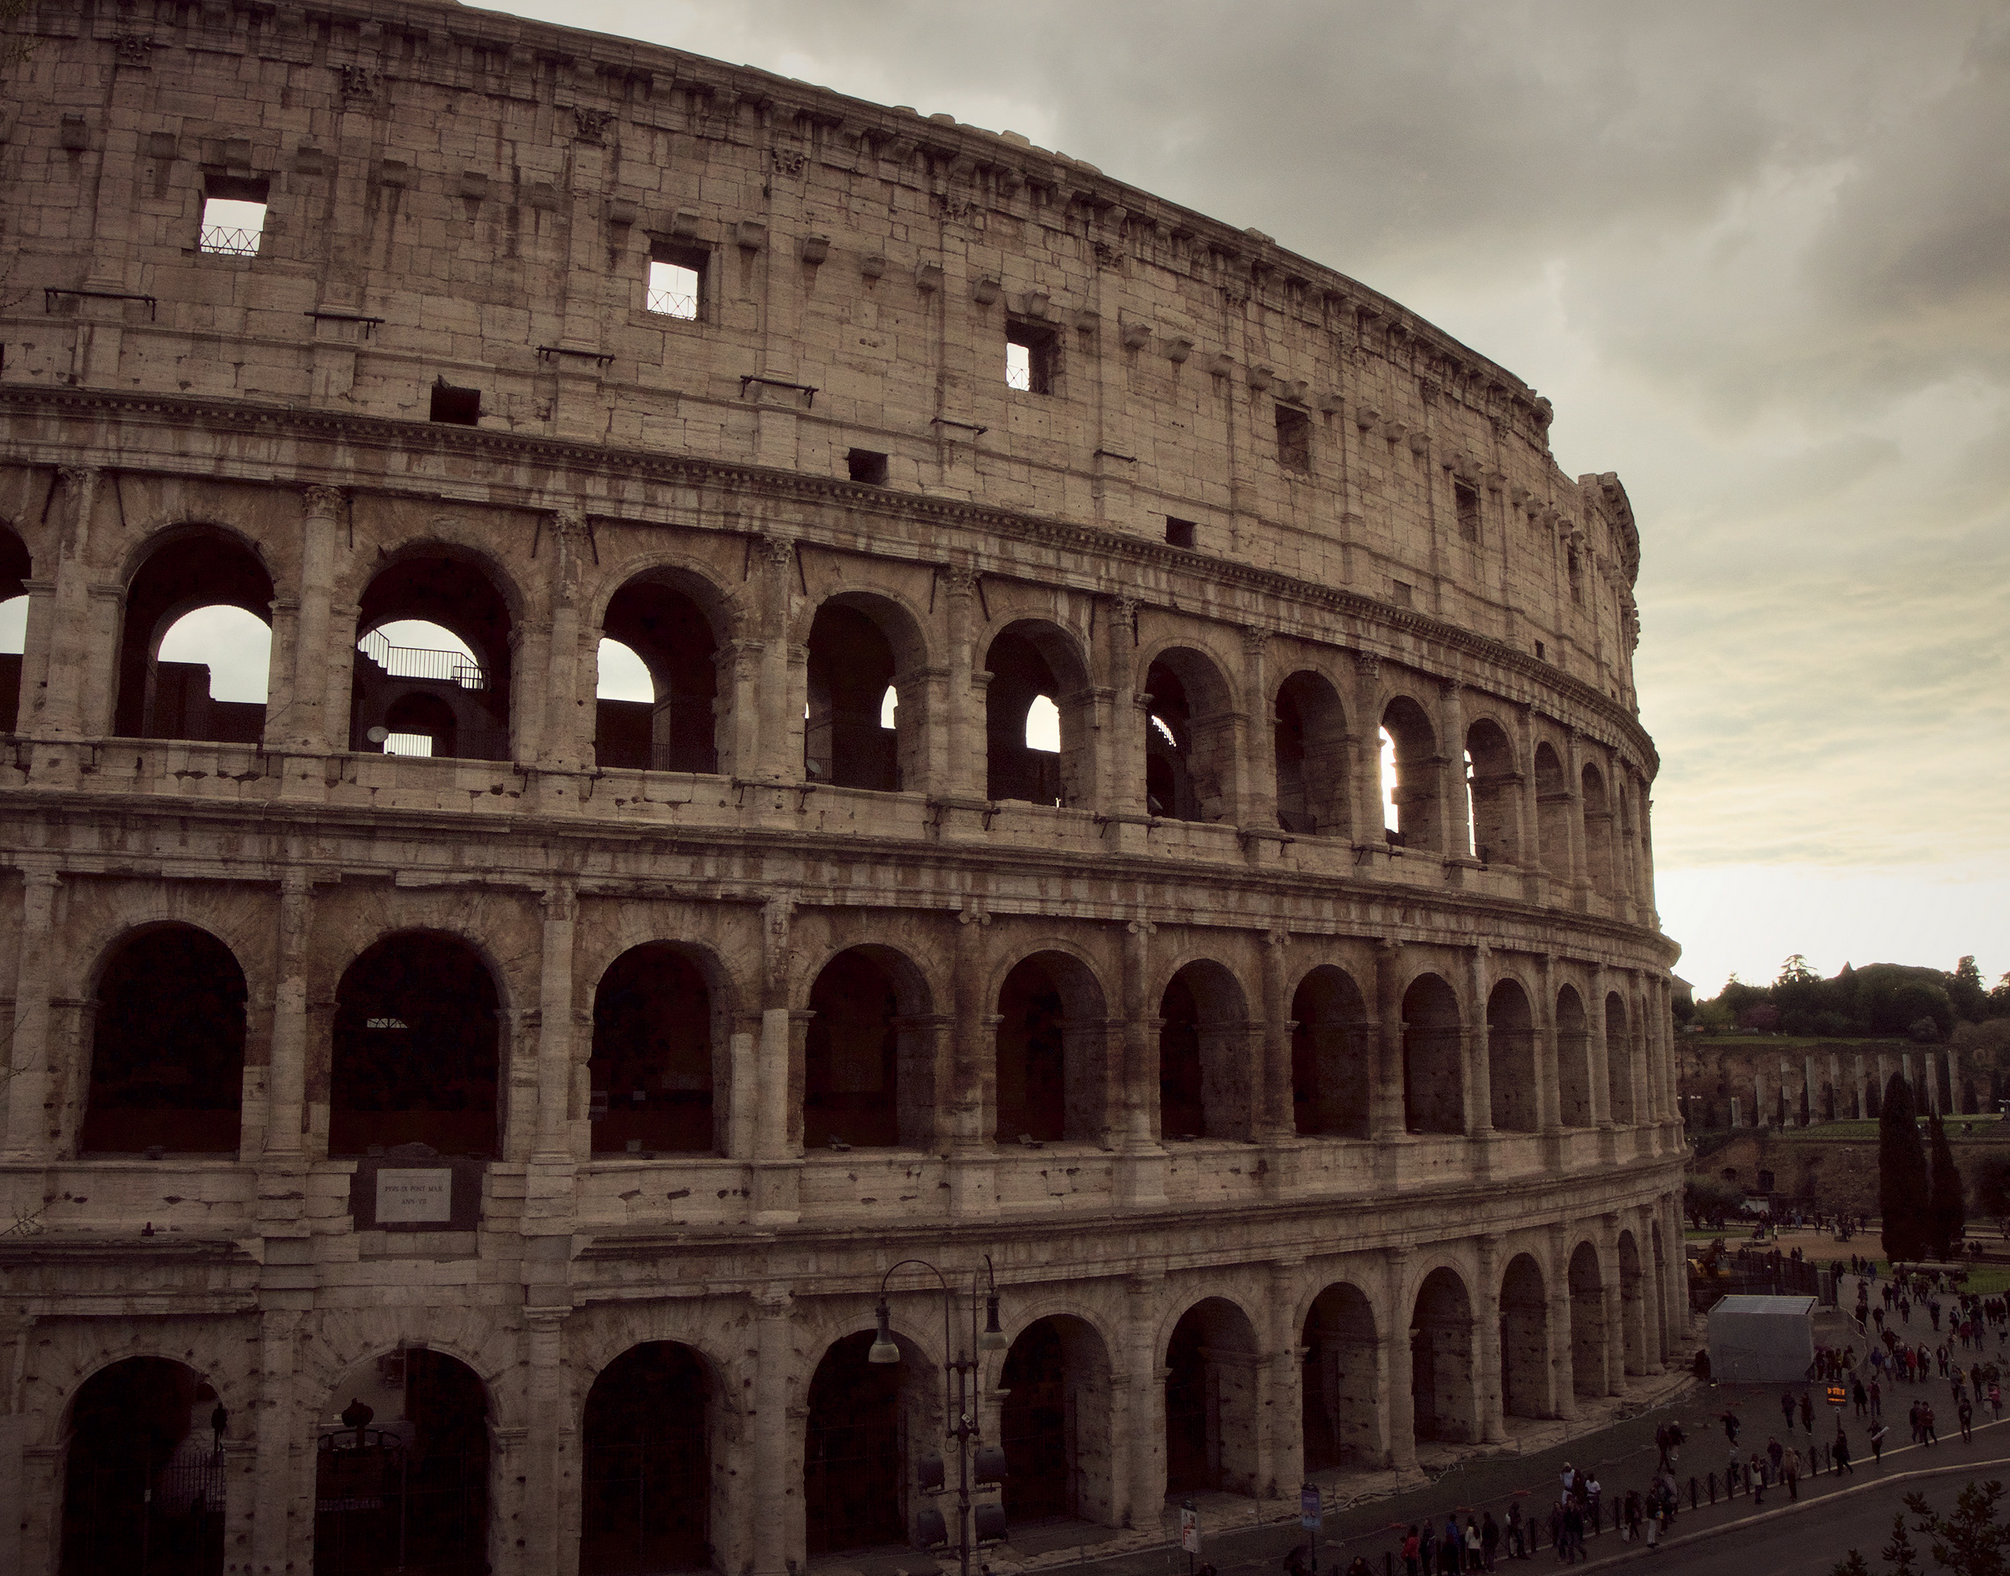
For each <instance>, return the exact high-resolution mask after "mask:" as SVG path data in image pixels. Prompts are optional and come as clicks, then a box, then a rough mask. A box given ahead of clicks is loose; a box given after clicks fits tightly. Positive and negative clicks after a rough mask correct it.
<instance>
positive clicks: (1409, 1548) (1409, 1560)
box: [1403, 1525, 1423, 1576]
mask: <svg viewBox="0 0 2010 1576" xmlns="http://www.w3.org/2000/svg"><path fill="white" fill-rule="evenodd" d="M1422 1544H1423V1540H1422V1539H1420V1538H1419V1537H1418V1536H1417V1529H1416V1527H1415V1526H1414V1525H1412V1526H1411V1528H1410V1531H1409V1533H1408V1535H1407V1536H1406V1537H1405V1538H1404V1539H1403V1576H1423V1573H1422V1571H1421V1570H1419V1568H1418V1565H1417V1562H1418V1560H1419V1559H1421V1558H1422V1555H1421V1553H1420V1550H1421V1548H1422Z"/></svg>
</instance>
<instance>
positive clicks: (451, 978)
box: [328, 931, 501, 1156]
mask: <svg viewBox="0 0 2010 1576" xmlns="http://www.w3.org/2000/svg"><path fill="white" fill-rule="evenodd" d="M499 1005H500V1004H499V1002H498V1000H497V997H496V987H495V981H494V979H493V978H492V977H491V976H490V974H489V971H488V966H487V965H486V964H485V963H483V962H482V960H481V959H480V958H479V957H478V956H476V954H475V952H474V949H473V948H471V947H470V946H468V945H467V943H466V942H463V941H459V940H456V939H455V938H454V937H452V936H442V935H436V934H433V933H431V932H427V931H402V932H400V933H398V934H397V935H393V936H386V937H385V938H384V939H383V940H382V941H379V942H378V943H377V944H376V945H375V946H373V947H371V948H370V949H369V950H368V951H367V952H365V953H364V954H363V955H362V956H361V957H359V958H357V959H356V961H355V962H354V963H352V964H350V965H349V967H348V969H347V970H346V971H345V972H344V973H343V975H342V981H341V984H340V985H338V986H337V987H336V991H335V1031H334V1044H333V1049H332V1053H331V1061H330V1067H329V1087H328V1104H329V1111H328V1152H329V1153H330V1154H331V1155H361V1154H365V1153H367V1152H368V1151H369V1150H370V1149H371V1148H372V1147H373V1146H382V1147H384V1148H390V1147H391V1146H392V1145H395V1144H426V1145H429V1146H430V1147H431V1148H433V1149H435V1150H437V1151H439V1152H440V1153H441V1154H446V1155H477V1156H488V1155H493V1154H494V1153H495V1152H496V1068H497V1064H498V1051H499V1041H500V1038H501V1025H500V1022H499V1017H498V1009H499Z"/></svg>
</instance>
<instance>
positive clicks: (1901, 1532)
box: [1834, 1478, 2010, 1576]
mask: <svg viewBox="0 0 2010 1576" xmlns="http://www.w3.org/2000/svg"><path fill="white" fill-rule="evenodd" d="M2002 1496H2003V1485H2002V1484H2001V1483H2000V1482H1998V1481H1996V1480H1995V1479H1993V1478H1992V1479H1991V1480H1990V1481H1988V1482H1986V1483H1976V1482H1973V1481H1971V1482H1969V1483H1968V1484H1967V1485H1966V1486H1965V1487H1964V1488H1963V1489H1962V1490H1961V1493H1960V1494H1959V1496H1957V1497H1956V1499H1955V1502H1954V1513H1953V1514H1952V1515H1948V1516H1939V1515H1935V1514H1934V1512H1933V1509H1932V1507H1930V1506H1929V1505H1928V1504H1927V1503H1926V1496H1925V1495H1924V1494H1908V1495H1906V1496H1905V1508H1906V1510H1909V1511H1911V1512H1912V1527H1911V1529H1910V1532H1909V1531H1908V1530H1907V1528H1906V1525H1905V1515H1904V1513H1903V1512H1900V1513H1898V1514H1895V1515H1894V1516H1893V1517H1892V1518H1891V1541H1890V1542H1889V1543H1887V1544H1886V1545H1885V1546H1884V1547H1883V1548H1882V1549H1880V1550H1879V1551H1878V1552H1879V1554H1880V1555H1881V1556H1882V1557H1883V1558H1884V1559H1885V1561H1886V1562H1887V1563H1886V1565H1885V1570H1886V1572H1888V1573H1889V1576H1917V1573H1918V1572H1919V1571H1921V1570H1922V1569H1924V1567H1923V1566H1922V1565H1921V1564H1920V1559H1919V1549H1918V1547H1917V1546H1916V1545H1915V1544H1914V1543H1913V1541H1912V1537H1911V1535H1910V1534H1911V1533H1912V1532H1917V1533H1921V1534H1923V1535H1924V1536H1925V1537H1926V1539H1927V1548H1928V1550H1929V1551H1930V1552H1931V1553H1932V1555H1933V1563H1934V1564H1935V1565H1936V1566H1938V1567H1939V1568H1940V1569H1941V1570H1944V1571H1958V1572H1960V1573H1961V1576H2010V1523H2005V1522H2002V1521H1999V1520H1998V1519H1997V1517H1996V1502H1997V1501H1998V1500H1999V1499H2001V1498H2002ZM1834 1576H1871V1568H1870V1565H1869V1563H1868V1562H1867V1561H1866V1560H1865V1559H1864V1557H1863V1555H1862V1553H1861V1552H1859V1551H1858V1550H1856V1549H1851V1550H1850V1551H1849V1558H1847V1559H1844V1560H1839V1561H1838V1562H1837V1563H1836V1566H1835V1571H1834Z"/></svg>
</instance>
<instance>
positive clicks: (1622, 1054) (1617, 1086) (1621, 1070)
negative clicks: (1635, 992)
mask: <svg viewBox="0 0 2010 1576" xmlns="http://www.w3.org/2000/svg"><path fill="white" fill-rule="evenodd" d="M1605 1083H1606V1094H1607V1099H1608V1100H1609V1101H1610V1106H1609V1109H1610V1110H1611V1112H1612V1120H1613V1121H1615V1122H1617V1123H1618V1124H1619V1125H1620V1126H1622V1127H1630V1126H1632V1125H1633V1123H1634V1122H1636V1121H1638V1120H1639V1118H1638V1117H1637V1116H1636V1115H1635V1107H1634V1101H1633V1037H1632V1035H1631V1034H1630V1033H1628V1032H1627V1013H1626V998H1625V997H1624V996H1622V995H1620V994H1619V992H1618V991H1616V990H1615V991H1608V992H1606V996H1605Z"/></svg>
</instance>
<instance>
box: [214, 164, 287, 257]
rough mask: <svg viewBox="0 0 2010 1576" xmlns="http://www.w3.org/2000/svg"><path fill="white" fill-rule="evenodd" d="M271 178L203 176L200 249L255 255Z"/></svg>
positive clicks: (223, 254)
mask: <svg viewBox="0 0 2010 1576" xmlns="http://www.w3.org/2000/svg"><path fill="white" fill-rule="evenodd" d="M270 193H271V182H269V181H267V180H265V179H263V178H258V177H250V176H240V175H210V176H206V177H205V178H204V180H203V193H202V232H201V236H200V240H199V243H198V244H199V248H200V250H202V251H204V252H207V253H210V254H211V255H212V256H216V257H256V256H257V255H258V243H259V240H260V238H261V237H262V236H263V235H264V234H265V210H266V198H267V197H268V196H269V195H270Z"/></svg>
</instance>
